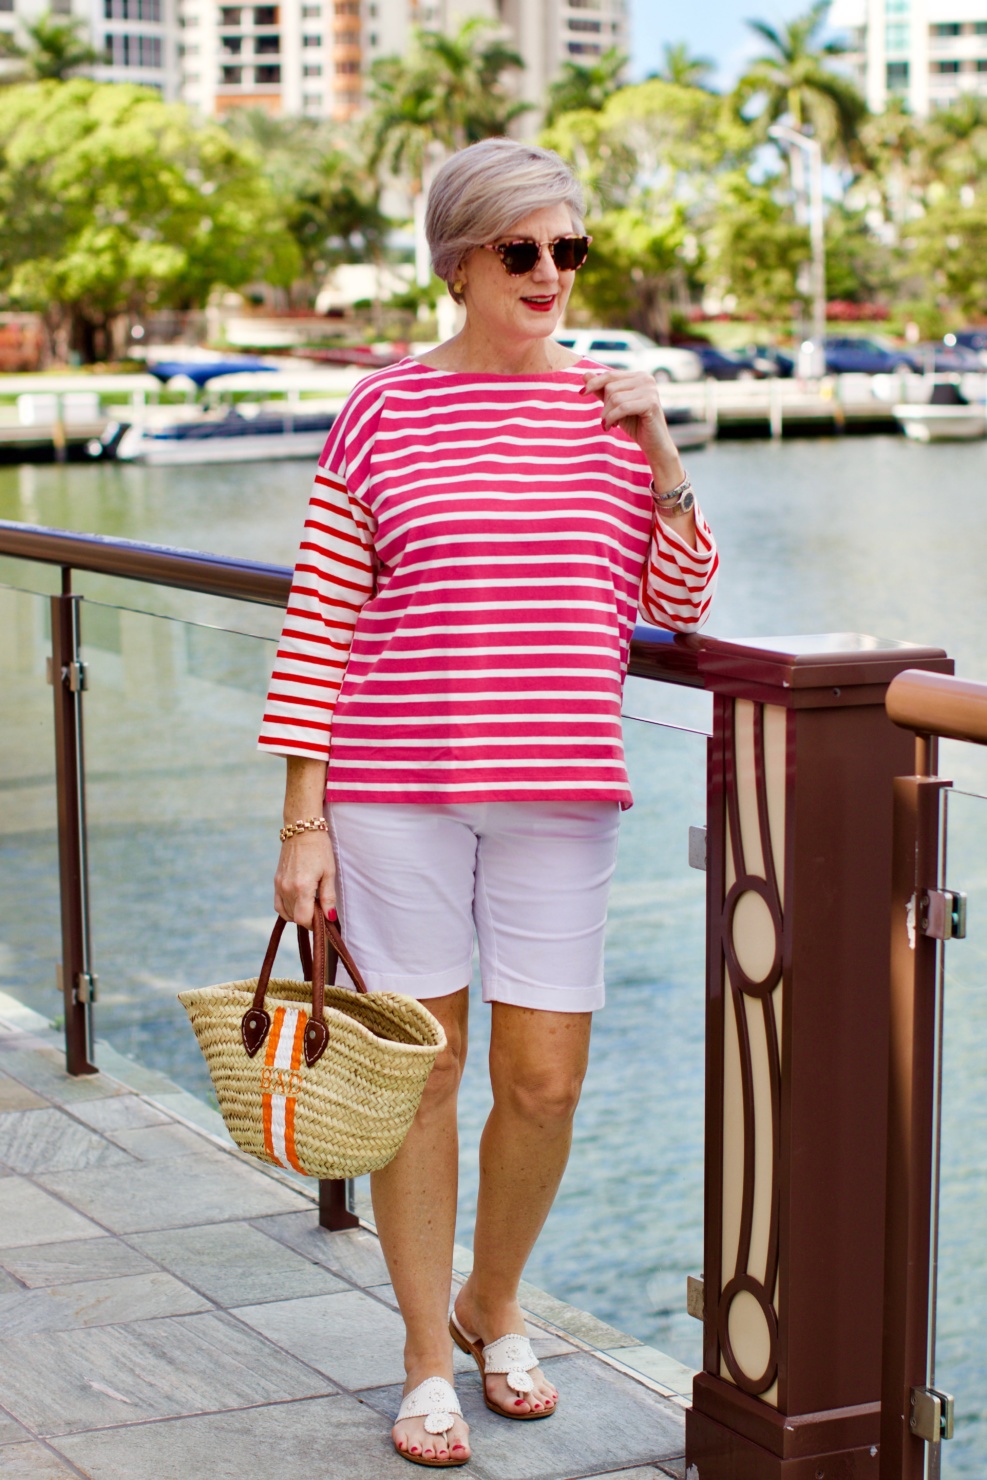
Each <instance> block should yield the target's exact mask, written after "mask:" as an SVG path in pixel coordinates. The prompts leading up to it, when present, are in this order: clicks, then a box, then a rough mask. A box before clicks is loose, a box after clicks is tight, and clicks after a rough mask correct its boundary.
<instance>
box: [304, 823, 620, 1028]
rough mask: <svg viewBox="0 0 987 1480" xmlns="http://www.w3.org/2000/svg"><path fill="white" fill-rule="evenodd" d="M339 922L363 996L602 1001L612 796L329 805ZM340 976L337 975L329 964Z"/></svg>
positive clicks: (562, 1008)
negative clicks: (474, 979)
mask: <svg viewBox="0 0 987 1480" xmlns="http://www.w3.org/2000/svg"><path fill="white" fill-rule="evenodd" d="M326 816H327V818H328V820H329V828H330V832H331V834H332V842H333V850H334V852H335V854H336V865H337V870H338V873H337V894H338V903H339V914H340V919H341V923H342V927H343V931H344V933H345V936H346V942H347V944H348V945H349V947H350V949H351V951H352V952H353V956H354V958H355V960H356V962H357V964H358V965H359V967H360V970H361V972H362V973H363V974H364V976H365V978H366V982H367V986H368V987H369V988H370V990H371V991H391V992H405V993H407V994H408V995H410V996H412V997H419V998H428V997H444V996H447V995H448V994H449V993H450V992H458V991H459V990H460V989H461V988H462V987H465V986H467V985H468V984H469V980H470V976H471V971H472V961H473V931H474V927H475V929H476V936H477V940H478V942H479V948H480V973H481V980H482V984H483V1000H484V1001H485V1002H508V1003H512V1004H514V1005H515V1006H518V1007H535V1008H541V1009H543V1010H547V1011H549V1012H592V1011H593V1010H594V1009H596V1008H598V1007H602V1006H603V1001H604V985H603V935H604V929H605V926H606V918H607V896H608V894H609V890H610V880H611V877H612V876H613V870H614V865H615V863H616V859H617V830H618V827H619V823H620V806H619V803H617V802H478V803H462V804H458V803H452V804H450V805H432V804H427V803H425V804H423V803H419V802H412V803H403V802H333V803H332V804H331V805H330V806H328V807H327V809H326ZM340 971H341V972H342V967H340Z"/></svg>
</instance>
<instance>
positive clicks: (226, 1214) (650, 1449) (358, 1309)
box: [0, 993, 692, 1480]
mask: <svg viewBox="0 0 987 1480" xmlns="http://www.w3.org/2000/svg"><path fill="white" fill-rule="evenodd" d="M98 1058H99V1061H100V1062H101V1064H105V1065H106V1066H107V1069H108V1070H110V1071H111V1072H103V1073H100V1074H99V1075H96V1076H92V1077H89V1078H85V1079H70V1078H68V1077H67V1076H66V1075H65V1073H64V1070H63V1067H62V1065H63V1059H62V1053H61V1048H60V1043H59V1040H58V1038H57V1036H56V1035H55V1034H54V1033H52V1032H50V1031H49V1030H47V1028H46V1027H45V1025H44V1023H43V1020H42V1019H41V1018H40V1017H38V1016H37V1015H36V1014H34V1013H31V1012H29V1011H28V1010H27V1009H25V1008H23V1007H21V1006H20V1005H19V1004H17V1003H15V1002H14V1001H13V999H11V998H9V997H5V996H3V994H2V993H0V1331H2V1332H3V1341H2V1343H0V1474H2V1475H3V1476H4V1480H69V1477H73V1476H75V1477H78V1476H80V1475H81V1476H88V1477H91V1480H241V1477H243V1476H249V1477H250V1480H295V1477H296V1476H298V1475H305V1476H311V1477H313V1480H389V1477H395V1480H397V1477H400V1480H409V1477H410V1476H411V1475H412V1474H413V1473H414V1472H413V1471H412V1470H411V1469H410V1467H409V1466H408V1464H407V1463H406V1462H405V1461H403V1460H401V1459H399V1458H398V1457H397V1456H396V1455H395V1454H394V1452H393V1450H392V1448H391V1445H390V1440H389V1429H390V1424H391V1421H392V1416H393V1414H394V1412H395V1411H396V1408H397V1404H398V1400H399V1396H400V1384H401V1381H402V1377H403V1373H402V1368H401V1342H402V1327H401V1321H400V1318H399V1316H398V1314H397V1310H396V1308H395V1303H394V1295H393V1291H392V1290H391V1287H390V1285H389V1284H388V1281H387V1271H386V1269H385V1266H384V1261H383V1258H382V1256H381V1252H380V1248H379V1245H378V1243H377V1239H376V1237H375V1235H374V1233H373V1231H372V1229H371V1228H369V1227H361V1228H359V1229H353V1230H350V1231H348V1232H344V1233H334V1234H329V1233H326V1232H325V1231H323V1230H322V1229H320V1228H319V1227H318V1221H317V1213H316V1210H315V1207H314V1205H313V1190H312V1188H311V1186H310V1184H307V1183H305V1182H304V1181H303V1179H301V1178H295V1177H292V1176H289V1175H287V1174H285V1175H281V1174H279V1173H278V1172H276V1171H274V1170H271V1171H267V1170H266V1169H264V1168H262V1167H261V1166H259V1165H258V1164H256V1163H254V1162H251V1161H249V1160H248V1159H247V1158H245V1157H242V1156H241V1155H240V1153H239V1152H237V1151H236V1150H235V1149H234V1148H232V1147H231V1146H230V1144H229V1140H228V1138H227V1137H226V1135H225V1131H224V1130H223V1128H222V1122H221V1121H219V1118H218V1116H216V1115H215V1114H214V1112H212V1111H210V1110H209V1109H208V1107H206V1106H204V1105H202V1104H200V1102H198V1101H196V1100H194V1099H192V1097H191V1096H188V1095H186V1094H184V1093H183V1092H182V1091H181V1090H179V1089H178V1088H177V1087H176V1086H175V1085H173V1084H171V1083H170V1082H169V1081H168V1080H166V1079H164V1078H163V1077H162V1076H160V1075H157V1074H155V1073H153V1072H151V1071H148V1070H146V1069H143V1068H141V1067H140V1066H138V1065H135V1064H133V1063H131V1062H129V1061H128V1060H125V1059H123V1058H121V1057H120V1056H119V1055H117V1054H114V1053H113V1051H112V1050H110V1049H109V1048H107V1047H105V1046H103V1045H101V1046H100V1050H99V1053H98ZM468 1268H469V1252H468V1251H467V1250H457V1278H462V1276H463V1275H464V1273H465V1272H466V1271H467V1270H468ZM523 1298H524V1301H525V1307H526V1310H527V1311H529V1312H530V1316H529V1333H530V1335H531V1337H532V1339H533V1342H534V1345H535V1349H536V1351H537V1352H538V1354H539V1356H540V1357H541V1359H542V1363H543V1365H544V1366H545V1368H546V1370H547V1371H548V1372H549V1373H550V1374H551V1377H552V1381H553V1382H554V1383H556V1384H557V1385H558V1388H559V1390H560V1392H561V1393H562V1403H561V1404H560V1408H559V1412H558V1414H557V1415H556V1416H555V1417H554V1418H552V1419H551V1420H550V1421H548V1422H546V1423H538V1424H511V1423H507V1422H505V1421H504V1420H503V1419H499V1418H497V1417H496V1416H495V1415H493V1414H491V1413H489V1412H488V1411H487V1410H486V1408H485V1407H484V1406H483V1402H482V1394H481V1391H480V1385H479V1378H478V1375H477V1373H476V1370H475V1368H474V1366H473V1364H472V1362H471V1361H469V1360H468V1359H467V1358H465V1357H463V1356H462V1355H461V1354H460V1353H457V1378H456V1385H457V1389H458V1391H459V1395H460V1401H461V1402H462V1405H463V1409H464V1412H465V1414H466V1417H467V1419H468V1421H469V1423H470V1425H471V1428H472V1436H473V1444H474V1450H475V1455H474V1458H473V1460H472V1461H471V1463H470V1465H469V1466H468V1467H467V1468H466V1469H465V1470H464V1471H463V1473H464V1475H467V1476H470V1477H472V1480H577V1477H590V1476H595V1477H597V1480H604V1477H610V1480H617V1477H620V1480H659V1477H663V1476H664V1477H668V1476H674V1477H677V1480H683V1477H684V1474H685V1466H684V1461H683V1459H682V1453H683V1448H684V1439H683V1435H684V1411H685V1406H686V1402H687V1398H686V1395H687V1394H688V1392H689V1391H690V1388H691V1377H692V1374H691V1373H690V1372H689V1371H688V1370H687V1369H686V1368H684V1367H681V1366H680V1365H679V1364H678V1363H677V1362H674V1361H673V1360H672V1359H670V1358H668V1357H665V1356H663V1355H662V1354H661V1353H659V1352H656V1351H653V1350H652V1349H651V1348H649V1347H645V1346H642V1345H640V1343H638V1342H635V1341H634V1340H633V1338H631V1337H627V1336H624V1335H622V1334H621V1333H620V1332H617V1331H614V1330H613V1329H612V1328H610V1327H609V1326H606V1325H604V1324H603V1323H602V1322H600V1321H598V1320H596V1318H595V1317H593V1316H590V1315H588V1314H586V1313H585V1312H581V1311H577V1310H575V1309H573V1308H572V1307H571V1306H567V1305H564V1304H563V1303H562V1302H561V1301H558V1300H555V1299H553V1298H552V1297H550V1296H548V1295H546V1294H545V1293H544V1292H542V1291H539V1290H535V1289H534V1288H533V1287H530V1286H525V1287H524V1296H523Z"/></svg>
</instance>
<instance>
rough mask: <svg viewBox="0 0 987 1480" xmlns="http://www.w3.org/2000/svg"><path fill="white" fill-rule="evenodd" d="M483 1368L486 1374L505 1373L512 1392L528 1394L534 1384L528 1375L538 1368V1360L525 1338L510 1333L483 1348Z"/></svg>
mask: <svg viewBox="0 0 987 1480" xmlns="http://www.w3.org/2000/svg"><path fill="white" fill-rule="evenodd" d="M483 1366H484V1370H485V1371H486V1372H506V1373H507V1386H508V1387H509V1388H511V1389H512V1390H513V1391H514V1392H516V1393H529V1392H530V1391H531V1389H532V1388H533V1387H534V1382H533V1381H532V1380H531V1378H530V1377H529V1376H528V1373H529V1372H530V1371H531V1370H532V1368H534V1367H537V1366H538V1358H537V1357H536V1356H535V1353H534V1349H533V1347H532V1345H531V1342H530V1341H529V1340H528V1338H527V1336H518V1335H516V1334H515V1333H514V1332H511V1333H509V1334H508V1335H507V1336H498V1338H497V1340H496V1341H491V1342H488V1344H487V1345H486V1346H485V1347H484V1348H483Z"/></svg>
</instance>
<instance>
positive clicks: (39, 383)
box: [0, 366, 987, 463]
mask: <svg viewBox="0 0 987 1480" xmlns="http://www.w3.org/2000/svg"><path fill="white" fill-rule="evenodd" d="M359 375H360V372H359V369H355V368H354V367H346V369H328V370H327V369H326V368H325V367H323V366H320V367H319V368H318V369H317V370H315V371H311V370H310V371H308V372H307V373H303V372H301V371H299V370H298V369H297V367H296V366H291V367H289V368H288V369H286V370H283V371H277V372H275V371H273V370H272V372H271V373H270V374H269V375H263V376H257V375H247V374H244V375H228V376H225V377H224V378H223V382H222V391H223V394H232V393H234V392H237V391H241V392H242V391H251V392H255V393H259V392H261V391H264V392H266V393H267V394H268V395H276V394H282V393H283V394H284V395H285V396H287V397H288V399H289V401H290V402H292V403H293V404H300V402H299V397H300V394H301V390H302V388H304V387H309V386H311V385H314V384H318V385H319V386H321V387H322V388H323V390H324V391H326V392H331V393H332V394H336V395H345V394H347V393H348V392H349V390H351V389H352V387H353V385H355V384H356V382H357V380H358V379H359ZM313 376H314V379H313ZM217 384H218V383H217ZM960 388H961V390H962V391H963V393H964V395H965V396H966V397H967V399H968V400H970V401H971V402H974V403H976V404H983V403H984V398H985V392H987V375H965V376H962V377H960ZM160 391H161V386H160V384H159V382H158V381H156V380H155V379H154V377H153V376H150V375H129V376H128V375H106V376H72V375H62V376H36V377H33V376H8V377H0V398H2V397H7V398H8V402H7V404H0V462H7V463H9V462H18V461H28V460H30V461H37V460H49V461H50V460H52V459H54V460H57V461H63V460H65V459H66V458H69V459H72V460H77V459H79V458H84V457H85V456H86V451H85V448H86V444H87V443H88V442H89V441H91V440H93V439H98V438H99V436H100V434H101V432H102V431H103V429H104V427H105V426H106V424H107V422H108V421H110V420H113V419H115V418H118V417H120V416H121V415H122V416H123V418H124V419H126V417H127V411H128V409H130V408H128V405H127V404H126V401H127V400H129V402H130V407H131V408H132V409H133V410H134V411H135V412H136V413H137V414H138V415H139V414H141V412H142V410H143V408H144V407H145V406H146V405H147V404H148V403H152V404H153V403H154V402H156V401H157V400H158V398H159V395H160ZM660 393H661V399H662V403H663V404H664V405H665V406H666V407H668V408H670V409H671V408H676V409H681V410H688V411H689V412H690V413H691V415H692V417H693V419H694V421H695V423H696V424H702V425H704V426H709V427H710V428H711V429H712V431H713V435H714V436H715V437H718V438H736V437H771V438H779V437H788V436H834V435H840V434H842V433H857V434H865V433H892V434H898V432H899V431H900V428H899V426H898V423H897V421H896V420H895V417H894V412H893V407H894V405H895V404H896V403H898V402H902V401H918V400H922V399H924V398H925V396H926V395H927V391H926V387H925V386H924V385H923V377H922V376H919V375H830V376H826V377H824V378H823V379H822V380H819V381H801V380H783V379H769V380H733V381H717V380H700V381H691V382H681V381H679V382H674V383H665V384H662V385H661V386H660ZM15 399H16V402H17V404H16V405H15V404H14V400H15ZM121 399H123V400H124V404H121ZM985 414H987V413H985Z"/></svg>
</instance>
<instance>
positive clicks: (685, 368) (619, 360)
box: [555, 329, 703, 381]
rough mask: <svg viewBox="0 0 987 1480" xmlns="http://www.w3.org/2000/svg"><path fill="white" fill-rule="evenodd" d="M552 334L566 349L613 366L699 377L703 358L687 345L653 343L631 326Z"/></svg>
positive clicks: (674, 377)
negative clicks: (683, 346) (680, 347)
mask: <svg viewBox="0 0 987 1480" xmlns="http://www.w3.org/2000/svg"><path fill="white" fill-rule="evenodd" d="M555 338H556V339H557V340H558V342H559V344H563V345H565V347H566V349H571V350H575V352H576V354H579V355H588V356H589V358H590V359H591V360H599V361H600V362H601V364H604V365H611V366H612V367H613V369H615V370H648V371H650V372H651V374H652V375H653V376H654V377H655V380H662V381H668V380H702V378H703V362H702V360H701V359H700V358H699V356H698V355H697V354H694V353H693V351H692V350H691V349H670V348H669V347H668V346H667V345H664V344H655V342H654V340H653V339H649V338H648V336H647V334H637V333H635V332H634V330H633V329H562V330H560V331H559V332H558V333H557V334H556V336H555Z"/></svg>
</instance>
